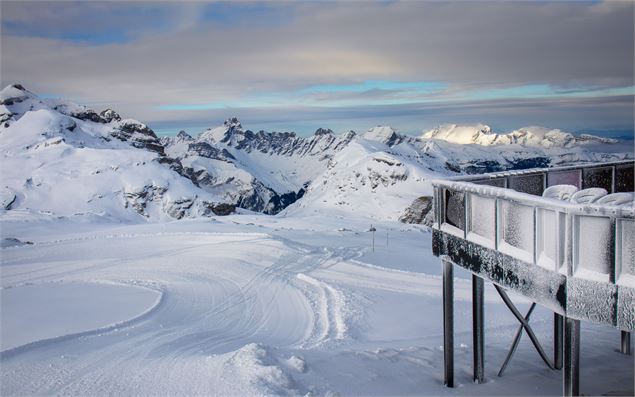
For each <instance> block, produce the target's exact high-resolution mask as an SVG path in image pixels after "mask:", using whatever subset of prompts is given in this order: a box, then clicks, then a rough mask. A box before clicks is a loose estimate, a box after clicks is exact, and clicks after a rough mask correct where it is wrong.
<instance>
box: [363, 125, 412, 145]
mask: <svg viewBox="0 0 635 397" xmlns="http://www.w3.org/2000/svg"><path fill="white" fill-rule="evenodd" d="M362 137H363V138H364V139H367V140H369V141H377V142H381V143H385V144H386V145H388V146H393V145H396V144H398V143H400V142H401V141H402V140H403V136H402V135H401V134H399V132H398V131H397V130H396V129H395V128H393V127H391V126H389V125H378V126H375V127H372V128H369V129H368V131H366V132H365V133H364V134H363V135H362Z"/></svg>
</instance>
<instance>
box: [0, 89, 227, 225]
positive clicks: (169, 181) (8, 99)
mask: <svg viewBox="0 0 635 397" xmlns="http://www.w3.org/2000/svg"><path fill="white" fill-rule="evenodd" d="M0 98H1V100H2V105H1V108H0V114H1V116H0V117H1V118H2V119H3V122H2V125H0V162H1V163H2V169H3V172H2V176H1V177H0V189H1V191H2V193H1V196H0V198H1V199H2V204H3V208H2V211H6V210H21V211H27V212H31V213H34V214H38V213H52V214H55V215H58V216H75V215H82V214H97V215H101V216H104V217H110V218H113V219H117V220H125V221H137V222H138V221H143V220H146V219H149V220H165V219H170V218H181V217H183V216H201V215H209V214H213V212H214V209H215V206H216V205H217V204H218V203H219V202H222V199H221V198H219V197H218V196H215V195H213V194H211V193H208V192H205V191H203V190H201V189H200V188H198V187H197V186H195V185H194V184H193V183H192V181H190V180H189V179H187V178H185V177H183V176H182V175H180V174H179V173H178V172H177V171H176V170H175V167H171V166H170V164H172V163H171V162H170V159H168V158H166V156H165V154H164V151H163V147H162V146H161V144H160V142H159V141H158V138H157V137H156V135H155V134H154V132H152V130H150V129H149V128H148V127H147V126H145V125H144V124H142V123H140V122H138V121H135V120H131V119H125V120H121V118H120V117H119V116H118V115H116V113H115V114H113V113H114V112H113V111H112V110H107V111H104V112H102V114H105V115H106V116H105V117H106V118H108V119H109V120H110V121H108V120H106V119H104V118H102V117H101V116H99V115H98V114H97V113H96V112H94V111H92V110H89V109H86V108H84V107H80V106H78V105H73V104H68V103H66V104H64V105H60V104H59V103H52V104H48V103H46V102H44V101H41V100H39V99H38V98H37V97H36V96H35V95H34V94H32V93H31V92H29V91H27V90H25V89H24V88H23V87H21V86H19V85H14V86H9V87H7V88H5V89H4V90H2V92H0ZM176 169H178V168H176Z"/></svg>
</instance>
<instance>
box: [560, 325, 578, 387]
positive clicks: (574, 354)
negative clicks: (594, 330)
mask: <svg viewBox="0 0 635 397" xmlns="http://www.w3.org/2000/svg"><path fill="white" fill-rule="evenodd" d="M562 380H563V394H564V396H566V397H570V396H579V395H580V320H574V319H572V318H568V317H565V319H564V371H563V372H562Z"/></svg>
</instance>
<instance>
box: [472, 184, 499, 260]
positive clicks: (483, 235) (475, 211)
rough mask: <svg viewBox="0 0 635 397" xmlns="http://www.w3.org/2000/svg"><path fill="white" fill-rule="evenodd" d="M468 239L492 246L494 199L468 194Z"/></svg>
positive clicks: (494, 237)
mask: <svg viewBox="0 0 635 397" xmlns="http://www.w3.org/2000/svg"><path fill="white" fill-rule="evenodd" d="M468 239H469V240H471V241H474V242H475V243H478V244H481V245H484V246H486V247H490V248H493V247H494V241H495V240H496V199H493V198H489V197H479V196H476V195H470V226H469V233H468Z"/></svg>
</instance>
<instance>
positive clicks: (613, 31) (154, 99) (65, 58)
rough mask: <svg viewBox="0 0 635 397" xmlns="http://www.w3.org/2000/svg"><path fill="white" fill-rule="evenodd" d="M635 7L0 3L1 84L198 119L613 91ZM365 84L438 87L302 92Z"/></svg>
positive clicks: (151, 115) (622, 83) (629, 56)
mask: <svg viewBox="0 0 635 397" xmlns="http://www.w3.org/2000/svg"><path fill="white" fill-rule="evenodd" d="M634 7H635V4H633V3H632V2H601V3H597V2H589V3H587V2H555V3H549V2H540V3H529V2H509V3H502V2H473V3H472V2H449V3H446V2H376V3H375V2H373V3H371V2H361V3H359V2H343V3H311V2H307V3H297V4H296V3H275V2H274V3H255V4H254V3H238V4H234V3H218V4H217V3H213V4H206V3H200V2H192V3H189V2H184V3H169V2H168V3H166V2H156V3H145V2H144V3H139V2H80V3H66V2H52V3H44V4H42V3H32V2H21V3H12V2H6V1H5V2H2V27H3V32H2V35H1V36H2V38H1V45H2V54H1V55H2V57H1V58H2V60H1V64H0V66H1V70H2V73H1V77H2V83H3V84H7V83H11V82H22V83H24V84H25V85H27V86H28V87H29V88H30V89H32V90H33V91H35V92H46V93H54V94H57V95H60V96H63V97H68V98H72V99H74V100H76V101H79V102H86V103H89V104H93V105H94V106H96V107H99V106H112V107H115V108H117V109H119V110H120V111H121V112H122V113H124V114H127V115H129V116H131V117H135V118H140V119H142V120H144V121H148V122H152V121H165V120H166V117H175V118H177V119H185V118H187V117H190V118H192V117H197V118H199V117H201V116H204V113H205V112H206V111H207V109H206V107H205V106H204V105H206V104H210V103H213V104H220V105H219V106H218V107H220V108H221V109H220V111H222V110H223V109H225V108H227V107H230V108H239V107H240V106H239V105H240V104H241V103H242V104H244V106H243V107H250V108H251V107H253V108H254V109H255V108H262V109H269V110H268V111H270V112H271V107H272V106H271V105H273V104H275V103H278V104H281V105H284V106H287V107H288V109H289V112H290V111H291V109H293V106H290V105H289V104H288V102H291V104H293V103H298V104H304V106H309V107H310V106H313V105H314V104H315V102H317V101H320V102H321V103H322V104H324V105H325V106H329V105H337V104H338V103H339V104H340V105H342V104H344V105H345V104H349V105H350V104H352V102H351V101H355V104H356V105H358V104H359V103H358V102H360V103H361V102H362V101H365V100H366V101H368V103H369V104H372V103H375V104H377V103H378V102H381V101H382V100H386V98H388V97H390V98H393V99H394V98H395V97H398V98H399V99H403V98H406V100H405V102H413V103H419V102H424V101H427V100H428V101H437V102H443V101H447V100H448V99H450V98H454V100H457V101H460V100H466V99H468V98H467V96H466V93H469V92H481V93H483V92H487V91H490V92H492V91H493V92H497V91H496V90H498V94H501V93H503V94H504V93H505V90H508V91H507V93H508V95H511V93H513V90H514V87H530V86H534V87H536V86H543V87H548V90H552V91H553V92H563V91H566V90H574V91H575V90H577V91H584V90H588V89H589V88H593V89H594V90H599V91H601V90H610V89H615V88H617V89H622V90H623V89H625V88H628V87H632V86H633V85H634V81H633V79H634V78H633V69H634V61H633V59H634V58H635V57H634V50H633V48H634V39H633V37H634V31H633V25H634V22H633V18H634V16H635V11H634ZM116 32H123V33H122V34H120V35H119V36H120V37H119V38H117V37H118V36H117V35H116ZM368 81H384V82H401V83H404V84H408V83H412V82H422V81H423V82H435V83H437V84H440V85H442V86H443V89H442V92H438V91H434V92H429V93H426V92H418V93H417V92H414V93H413V90H412V88H410V89H409V88H408V87H396V88H395V87H393V88H385V87H384V88H382V87H371V88H369V89H367V90H362V91H361V92H355V90H349V91H346V90H344V91H346V92H341V93H339V95H338V93H334V92H330V93H329V92H323V93H316V92H314V93H311V92H305V91H304V92H303V90H307V89H309V88H310V87H320V86H323V87H324V86H331V87H334V86H341V87H347V86H348V87H351V86H363V84H364V82H368ZM509 90H511V91H509ZM415 94H416V95H415ZM598 95H599V94H598ZM343 98H344V99H343ZM485 99H488V98H487V97H484V98H477V97H474V98H472V100H473V101H477V100H485ZM490 99H491V97H490ZM338 100H339V101H340V102H337V101H338ZM342 100H344V102H342ZM276 101H278V102H276ZM329 101H331V102H329ZM346 101H349V102H346ZM543 103H545V106H548V105H547V102H543ZM174 104H188V105H192V106H197V105H198V106H199V108H200V111H199V112H202V113H203V115H196V116H194V115H193V112H192V111H187V110H185V109H181V110H180V111H178V110H174V111H169V112H168V111H166V110H161V109H162V108H161V107H162V106H164V108H163V109H165V106H166V105H167V106H170V105H174ZM223 104H225V105H223ZM457 106H458V105H457ZM277 111H280V109H277ZM448 121H452V120H448ZM621 122H622V123H623V124H624V123H626V122H627V120H626V119H622V120H621ZM631 122H632V118H631Z"/></svg>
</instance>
